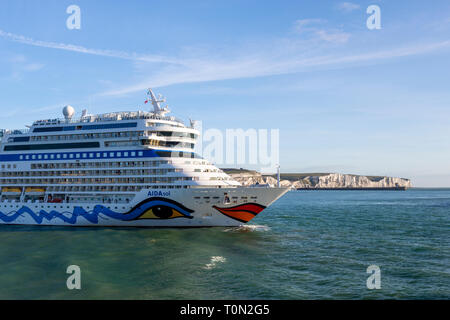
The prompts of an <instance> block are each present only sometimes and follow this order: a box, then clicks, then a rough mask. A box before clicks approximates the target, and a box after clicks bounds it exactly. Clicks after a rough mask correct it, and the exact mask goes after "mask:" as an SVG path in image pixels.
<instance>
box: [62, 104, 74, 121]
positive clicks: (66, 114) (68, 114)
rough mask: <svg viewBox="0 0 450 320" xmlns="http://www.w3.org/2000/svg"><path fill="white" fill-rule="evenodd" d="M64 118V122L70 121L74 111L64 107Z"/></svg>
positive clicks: (70, 107)
mask: <svg viewBox="0 0 450 320" xmlns="http://www.w3.org/2000/svg"><path fill="white" fill-rule="evenodd" d="M63 114H64V118H66V120H70V119H72V117H73V115H74V114H75V109H74V108H73V107H72V106H65V107H64V109H63Z"/></svg>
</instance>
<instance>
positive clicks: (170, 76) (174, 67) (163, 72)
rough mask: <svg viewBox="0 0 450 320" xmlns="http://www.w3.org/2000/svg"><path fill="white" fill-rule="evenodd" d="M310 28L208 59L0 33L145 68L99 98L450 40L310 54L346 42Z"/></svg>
mask: <svg viewBox="0 0 450 320" xmlns="http://www.w3.org/2000/svg"><path fill="white" fill-rule="evenodd" d="M323 23H326V22H325V21H324V20H322V19H306V20H297V22H296V24H295V25H296V26H297V27H300V28H301V27H304V28H307V27H308V26H309V27H311V26H314V27H313V28H315V26H316V25H320V24H323ZM314 32H315V35H316V38H315V39H310V40H308V41H306V42H300V43H299V44H298V43H296V42H295V41H292V39H289V41H287V43H289V45H288V46H285V45H284V44H285V42H280V43H278V44H274V43H272V44H271V45H270V46H269V47H270V48H271V50H261V48H258V50H253V51H252V52H244V51H243V50H240V51H239V52H238V53H237V55H236V56H235V58H230V57H229V56H226V57H225V58H220V59H219V58H211V57H212V56H213V55H211V54H209V53H208V54H203V56H201V55H200V54H199V53H198V52H197V53H196V55H195V56H194V57H192V56H189V57H181V58H172V57H165V56H152V55H137V54H134V53H127V52H120V51H111V50H98V49H88V48H85V47H81V46H74V45H68V44H60V43H54V42H44V41H39V40H33V39H31V38H27V37H24V36H20V35H15V34H12V33H6V32H4V31H1V30H0V37H3V38H6V39H8V40H11V41H15V42H20V43H24V44H27V45H33V46H39V47H46V48H52V49H59V50H67V51H73V52H79V53H84V54H92V55H100V56H109V57H113V58H119V59H126V60H132V61H133V62H134V63H135V65H139V64H142V65H140V66H139V67H140V68H142V69H143V70H144V71H149V72H148V74H149V75H150V76H149V77H146V78H143V79H142V80H140V81H138V82H137V83H135V84H133V85H128V86H124V87H121V88H120V87H119V88H117V89H112V90H109V91H106V92H102V93H100V94H99V95H102V96H116V95H123V94H128V93H132V92H137V91H141V90H144V89H146V88H148V87H164V86H168V85H173V84H180V83H193V82H206V81H217V80H227V79H239V78H252V77H261V76H269V75H280V74H289V73H296V72H302V71H306V70H310V69H311V68H314V67H324V66H325V67H327V66H329V67H343V66H345V65H348V64H352V63H373V62H377V61H379V60H386V59H393V58H398V57H404V56H411V55H418V54H424V53H428V52H433V51H436V50H439V49H443V48H449V47H450V40H446V41H441V42H435V43H428V44H414V45H411V46H405V47H401V48H393V49H389V50H380V51H376V52H368V53H361V54H340V55H339V54H332V55H323V54H322V55H318V54H316V53H314V52H312V53H308V51H307V50H310V46H309V45H310V44H311V43H315V41H316V40H317V38H320V39H321V40H325V42H328V43H331V42H333V43H344V42H346V41H347V40H348V35H346V34H345V33H343V32H341V31H339V30H334V29H324V28H321V29H314ZM320 39H319V40H320ZM280 44H281V45H280ZM287 48H289V49H287ZM255 52H256V53H255ZM16 60H18V61H22V62H23V60H24V59H23V57H20V56H18V57H17V59H16ZM156 62H159V65H157V68H155V67H154V64H153V63H156ZM41 67H42V66H40V65H38V64H34V65H29V66H28V69H29V70H38V69H39V68H41ZM150 67H151V68H150ZM145 68H148V70H145Z"/></svg>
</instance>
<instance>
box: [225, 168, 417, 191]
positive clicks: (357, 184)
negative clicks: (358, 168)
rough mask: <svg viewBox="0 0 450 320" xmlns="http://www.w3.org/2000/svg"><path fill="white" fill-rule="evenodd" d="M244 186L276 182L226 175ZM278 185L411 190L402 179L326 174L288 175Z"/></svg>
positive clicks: (248, 174) (251, 174)
mask: <svg viewBox="0 0 450 320" xmlns="http://www.w3.org/2000/svg"><path fill="white" fill-rule="evenodd" d="M228 174H229V175H230V176H231V177H233V178H234V179H235V180H237V181H238V182H240V183H241V184H242V185H244V186H250V185H254V184H268V185H269V186H272V187H273V186H276V185H277V180H276V178H274V177H273V176H264V175H261V174H260V173H259V172H255V171H249V172H240V173H228ZM283 176H284V175H283V174H282V176H281V180H280V184H281V186H282V187H291V188H294V189H299V188H301V189H321V188H411V181H410V180H409V179H404V178H394V177H370V176H359V175H353V174H340V173H326V174H317V175H315V174H312V175H298V176H296V175H295V174H292V175H289V174H286V176H287V179H283V178H284V177H283Z"/></svg>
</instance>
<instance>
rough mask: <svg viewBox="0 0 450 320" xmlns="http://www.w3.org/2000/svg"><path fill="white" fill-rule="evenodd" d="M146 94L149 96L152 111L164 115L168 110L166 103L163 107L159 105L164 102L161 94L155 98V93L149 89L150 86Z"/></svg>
mask: <svg viewBox="0 0 450 320" xmlns="http://www.w3.org/2000/svg"><path fill="white" fill-rule="evenodd" d="M147 94H148V95H149V96H150V98H151V101H152V105H153V112H154V113H155V114H159V115H165V114H166V113H168V112H170V110H169V108H168V107H167V105H166V106H165V107H164V108H162V107H161V103H163V102H166V99H165V98H164V97H163V96H162V95H161V94H159V95H158V98H156V96H155V94H154V93H153V91H152V89H150V88H149V89H148V91H147Z"/></svg>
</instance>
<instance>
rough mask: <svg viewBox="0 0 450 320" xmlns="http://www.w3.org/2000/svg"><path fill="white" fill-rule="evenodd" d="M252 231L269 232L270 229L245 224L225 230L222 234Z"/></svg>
mask: <svg viewBox="0 0 450 320" xmlns="http://www.w3.org/2000/svg"><path fill="white" fill-rule="evenodd" d="M253 231H263V232H264V231H270V227H268V226H263V225H256V224H246V225H242V226H239V227H232V228H226V229H224V230H223V232H253Z"/></svg>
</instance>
